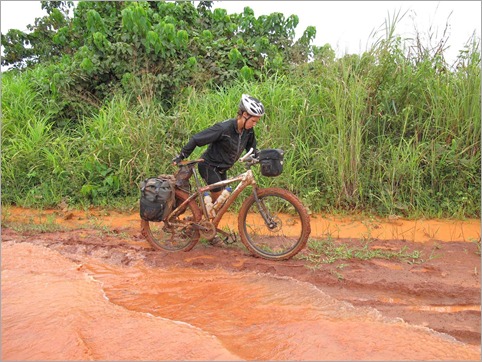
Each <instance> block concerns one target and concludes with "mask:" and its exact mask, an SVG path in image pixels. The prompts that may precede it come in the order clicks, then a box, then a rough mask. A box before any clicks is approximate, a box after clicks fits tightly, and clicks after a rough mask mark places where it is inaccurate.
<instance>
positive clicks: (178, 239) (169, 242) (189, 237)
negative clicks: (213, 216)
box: [141, 189, 202, 252]
mask: <svg viewBox="0 0 482 362" xmlns="http://www.w3.org/2000/svg"><path fill="white" fill-rule="evenodd" d="M188 197H189V194H188V193H186V192H184V191H181V190H179V189H176V193H175V199H176V203H175V205H179V204H181V203H182V202H184V200H186V199H187V198H188ZM201 218H202V212H201V209H200V208H199V207H198V205H197V203H196V202H195V201H194V200H192V201H190V202H189V203H188V204H187V206H186V208H185V209H184V210H183V211H182V212H181V214H180V215H179V216H177V217H175V218H170V219H169V222H170V223H171V225H173V226H168V225H167V224H166V223H165V222H164V221H160V222H152V221H145V220H141V232H142V235H144V237H145V238H146V239H147V241H148V242H149V244H151V245H152V246H153V247H154V249H157V250H164V251H171V252H176V251H189V250H191V249H192V248H193V247H194V246H195V245H196V244H197V242H198V241H199V238H200V233H199V230H197V229H194V228H193V227H192V226H189V225H190V224H191V222H192V221H194V222H197V221H199V220H201ZM174 225H177V226H174Z"/></svg>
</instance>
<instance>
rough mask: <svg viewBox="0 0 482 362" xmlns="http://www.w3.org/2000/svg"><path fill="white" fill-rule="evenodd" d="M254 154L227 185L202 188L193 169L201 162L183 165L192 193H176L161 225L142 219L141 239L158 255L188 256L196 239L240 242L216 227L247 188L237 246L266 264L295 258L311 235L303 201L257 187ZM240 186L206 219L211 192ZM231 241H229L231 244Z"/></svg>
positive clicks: (284, 193)
mask: <svg viewBox="0 0 482 362" xmlns="http://www.w3.org/2000/svg"><path fill="white" fill-rule="evenodd" d="M252 151H253V150H252V149H251V150H250V151H249V152H248V153H247V154H246V155H245V156H243V157H241V158H240V159H239V160H238V162H242V163H244V165H245V167H246V171H245V172H243V173H241V174H239V175H237V176H235V177H231V178H228V179H227V180H225V181H219V182H217V183H214V184H211V185H206V186H204V185H203V184H201V181H200V179H199V175H198V173H197V170H196V167H195V166H196V165H197V163H199V162H203V161H204V160H203V159H196V160H184V161H181V162H180V163H179V164H178V166H179V167H185V168H186V167H187V168H188V169H189V172H190V173H189V175H191V174H192V175H193V176H194V180H195V185H196V186H195V188H194V191H193V192H191V191H190V190H188V189H182V188H180V187H177V186H176V188H175V200H176V201H175V204H174V207H173V210H172V211H171V213H170V214H169V215H168V216H167V218H166V219H165V221H161V222H150V221H145V220H141V229H142V234H143V235H144V236H145V237H146V238H147V240H148V241H149V243H150V244H151V245H152V246H153V247H154V248H155V249H158V250H165V251H189V250H191V249H192V248H193V247H194V246H195V245H196V244H197V242H198V241H199V239H200V237H203V238H205V239H207V240H213V239H215V238H216V236H217V234H220V235H222V237H224V240H223V241H224V242H225V243H226V244H229V243H234V242H236V241H238V239H237V235H236V234H235V233H228V232H226V231H224V230H222V229H220V228H218V225H219V222H220V221H221V219H222V217H223V215H224V214H225V213H226V211H227V210H228V209H229V207H230V206H231V205H232V203H233V202H234V201H235V200H236V199H237V198H238V196H239V195H240V193H241V192H242V191H243V190H245V189H246V188H247V187H248V186H252V194H251V195H250V196H248V197H247V198H246V199H245V200H244V201H243V203H242V205H241V208H240V210H239V213H238V232H239V236H240V238H241V242H242V243H243V244H244V245H245V246H246V248H247V249H248V250H249V251H250V252H251V253H252V254H253V255H254V256H258V257H261V258H264V259H269V260H285V259H289V258H291V257H293V256H294V255H296V254H297V253H299V252H300V251H301V250H302V249H303V248H304V247H305V245H306V242H307V240H308V237H309V235H310V232H311V226H310V216H309V215H308V212H307V211H306V209H305V207H304V206H303V204H302V202H301V201H300V200H299V199H298V198H297V197H296V196H295V195H294V194H293V193H291V192H290V191H288V190H285V189H281V188H259V187H258V186H257V183H256V180H255V177H254V173H253V171H252V170H251V167H252V166H253V165H255V164H257V163H259V160H258V159H257V158H254V157H253V156H252ZM235 182H239V184H238V185H237V186H236V188H234V190H233V191H232V193H231V195H230V196H229V197H228V198H227V199H226V201H225V202H224V204H223V205H222V206H221V207H220V209H219V210H218V211H217V213H216V215H215V216H214V217H212V216H211V217H210V216H209V215H208V211H207V209H206V205H205V202H204V199H203V195H204V193H205V192H206V191H210V190H212V189H214V188H219V187H225V186H227V185H230V184H232V183H235ZM229 240H231V241H230V242H229Z"/></svg>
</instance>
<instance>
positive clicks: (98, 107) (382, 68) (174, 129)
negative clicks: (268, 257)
mask: <svg viewBox="0 0 482 362" xmlns="http://www.w3.org/2000/svg"><path fill="white" fill-rule="evenodd" d="M51 3H55V2H51ZM61 5H62V6H64V8H62V6H61ZM208 5H209V4H205V3H199V4H198V6H197V7H194V6H193V4H192V3H189V2H187V3H186V2H180V3H164V2H154V3H150V2H149V3H137V2H126V3H116V2H106V3H100V2H99V3H97V2H96V3H94V2H92V3H91V2H87V3H83V2H80V3H79V5H78V7H77V8H76V12H75V15H74V18H73V19H72V20H67V19H65V17H64V20H65V21H63V22H62V21H60V20H59V21H58V23H59V24H64V25H65V24H68V29H67V30H62V31H61V29H63V28H64V27H65V26H67V25H65V26H64V27H60V25H59V27H57V30H56V31H53V32H52V33H48V34H47V35H48V36H46V39H47V40H45V41H46V43H48V39H51V41H52V42H54V43H55V44H57V45H58V47H59V48H58V49H57V48H55V47H53V48H51V49H52V50H51V51H52V52H53V53H52V57H53V59H55V61H51V60H50V61H47V60H46V59H48V58H49V57H48V56H47V55H45V54H44V55H42V51H44V50H45V51H46V52H47V51H48V50H46V49H48V47H45V48H43V47H39V48H36V49H34V50H29V53H28V54H27V53H22V52H20V51H19V52H17V53H18V54H20V55H19V57H18V58H15V57H14V54H13V53H9V57H7V58H6V59H8V62H10V63H9V64H14V65H16V68H17V69H12V70H11V71H8V72H6V73H4V74H3V75H2V121H3V127H2V202H3V203H4V204H12V203H14V204H18V205H24V206H42V207H54V206H56V205H58V204H59V203H61V202H62V201H63V202H67V203H68V204H70V205H73V206H81V205H84V206H89V205H104V206H106V205H124V206H127V207H136V205H137V197H138V187H137V185H138V183H139V181H140V180H142V179H143V178H145V177H147V176H151V175H155V174H159V173H166V172H169V173H170V172H173V171H174V169H173V167H172V166H171V165H170V160H171V159H172V157H173V156H174V155H175V154H177V153H178V152H179V150H180V148H181V147H182V145H184V144H185V143H186V142H187V141H188V139H189V137H190V136H191V135H192V134H194V133H195V132H198V131H200V130H202V129H204V128H205V127H207V126H209V125H211V124H213V123H214V122H217V121H221V120H224V119H227V118H230V117H234V116H235V112H236V109H237V105H238V103H239V98H240V95H241V94H242V93H249V94H252V95H254V96H256V97H258V98H260V99H261V100H262V101H263V103H264V104H265V106H266V109H267V114H266V116H265V117H263V119H262V120H261V122H260V123H259V124H258V125H257V126H256V132H257V136H258V144H259V147H260V148H272V147H276V148H283V149H284V150H285V151H286V153H285V164H284V172H283V174H282V175H281V176H279V177H277V178H259V183H260V185H261V186H271V185H277V186H280V187H286V188H288V189H290V190H292V191H294V192H295V193H296V194H298V195H299V196H300V197H301V198H302V199H303V201H304V203H305V205H306V206H308V207H309V208H310V209H311V211H313V212H342V213H345V212H366V213H372V214H377V215H398V216H404V217H421V216H423V217H459V218H463V217H480V204H481V203H480V197H481V195H480V189H481V187H480V186H481V185H480V165H481V158H480V135H481V128H480V123H481V122H480V116H481V109H480V39H477V38H471V39H469V41H468V43H467V46H466V48H464V49H462V50H461V52H460V56H459V58H458V59H457V61H456V63H455V64H454V65H453V66H449V65H448V64H447V63H446V62H445V60H444V58H443V49H442V50H441V48H440V47H434V48H424V47H420V43H415V44H416V46H414V45H413V44H410V43H408V42H407V41H405V40H402V39H401V38H400V37H398V36H397V35H396V32H395V31H394V24H388V25H387V29H386V30H387V32H386V34H385V35H384V36H382V37H381V38H380V39H377V41H375V42H374V44H373V46H372V47H371V49H370V50H369V51H367V52H365V53H364V54H362V55H349V54H348V55H345V56H344V57H341V58H339V59H337V58H336V57H335V54H334V52H333V50H332V49H331V47H330V46H329V45H325V46H323V47H315V46H311V45H310V42H311V41H310V39H311V38H310V35H309V34H312V33H311V30H310V29H307V31H306V32H305V37H304V38H302V39H300V40H298V41H296V42H294V41H293V33H292V30H293V28H294V27H295V26H296V22H297V20H296V17H295V16H293V17H291V18H289V19H291V20H289V21H288V20H285V19H284V18H283V17H282V16H280V15H279V14H276V13H275V14H273V15H272V16H265V17H259V18H255V17H254V15H253V14H252V11H251V10H250V9H249V8H246V9H245V11H244V13H243V14H234V15H229V16H228V15H226V13H225V11H222V9H221V10H220V9H218V10H215V11H214V12H211V11H210V9H209V6H208ZM50 6H51V13H50V15H49V17H52V16H53V14H54V13H55V14H56V15H55V17H58V13H57V11H56V10H55V9H57V10H58V11H59V12H61V9H64V10H65V4H64V3H62V4H57V5H56V6H57V7H52V6H53V5H52V4H50ZM59 9H60V10H59ZM61 13H62V12H61ZM81 19H83V20H81ZM142 19H144V20H142ZM47 20H48V19H47ZM47 20H45V19H44V22H47ZM208 23H209V24H210V25H208ZM162 24H163V25H162ZM169 24H171V25H174V29H175V30H176V31H175V32H174V33H172V32H169V31H170V30H168V29H171V30H172V27H171V26H170V25H169ZM203 24H204V25H203ZM216 24H217V25H216ZM243 26H244V28H243V29H244V30H245V31H246V32H247V33H248V34H247V35H243V32H240V31H239V29H240V27H243ZM143 27H144V28H143ZM161 27H162V29H164V30H160V29H161ZM203 27H204V28H203ZM235 27H237V28H236V29H237V30H236V29H235ZM270 27H274V28H276V29H278V30H277V32H273V31H270V30H268V29H270ZM279 27H281V28H279ZM207 28H209V29H211V30H210V32H211V35H210V36H209V39H212V41H203V40H202V39H203V38H202V37H203V36H208V34H207V33H205V30H206V29H207ZM75 29H77V30H75ZM142 29H144V30H142ZM149 29H151V30H149ZM152 29H157V30H152ZM94 30H95V31H94ZM183 30H184V31H186V32H187V38H186V37H185V35H186V34H185V33H184V32H182V31H183ZM248 30H249V31H248ZM35 31H39V30H38V28H36V29H35V30H34V31H33V32H32V33H31V34H35ZM150 31H155V32H157V33H156V34H157V36H158V37H156V36H155V35H153V34H151V35H148V34H149V32H150ZM97 33H100V34H104V35H103V37H102V36H101V35H97V36H96V35H95V34H97ZM136 34H137V35H136ZM142 34H143V35H142ZM169 34H171V35H172V36H173V38H169V36H170V35H169ZM196 34H197V35H196ZM203 34H204V35H203ZM7 35H8V34H7ZM17 35H18V34H17ZM44 35H45V34H44ZM12 36H13V35H12V34H10V35H8V36H7V37H3V36H2V45H3V42H4V39H7V40H8V39H11V37H12ZM24 36H25V37H27V36H33V35H29V34H24ZM59 36H64V37H65V39H64V40H63V41H62V42H61V41H60V40H59V39H57V37H59ZM211 36H212V38H211ZM96 37H97V38H96ZM175 37H179V39H178V40H175V39H177V38H175ZM270 37H272V38H270ZM273 37H274V38H273ZM264 38H266V39H268V40H269V41H268V43H269V44H270V45H273V47H269V49H267V48H263V46H268V45H267V43H266V42H265V41H264V40H263V39H264ZM54 39H57V40H55V41H54ZM96 39H97V40H96ZM183 39H184V40H183ZM185 41H187V42H188V43H187V44H188V45H186V43H185ZM76 42H77V43H76ZM96 42H97V43H96ZM159 42H160V43H159ZM46 43H45V44H46ZM122 43H125V44H129V47H128V48H129V49H131V50H132V54H133V55H135V56H134V57H132V56H129V57H125V58H123V57H122V56H121V55H120V54H121V53H118V51H120V50H119V49H121V48H122V47H125V44H124V45H122ZM68 44H70V45H68ZM73 44H77V45H76V46H74V45H73ZM113 44H116V45H113ZM234 44H236V46H234ZM263 44H264V45H263ZM67 46H71V48H68V47H67ZM156 46H157V49H158V50H157V51H156ZM62 47H63V48H62ZM102 47H105V48H102ZM208 47H211V48H210V50H208ZM33 48H35V46H33V47H32V49H33ZM5 49H6V50H8V51H12V52H13V50H12V49H13V48H9V49H7V47H6V48H5ZM56 49H57V50H56ZM69 49H70V50H69ZM114 49H117V50H115V51H114ZM125 49H127V48H125ZM228 49H230V50H229V51H228ZM232 49H237V50H238V51H239V54H237V53H236V52H234V51H233V52H231V50H232ZM431 49H433V50H431ZM268 50H269V51H268ZM206 51H209V52H210V53H209V54H210V55H209V56H207V53H206V54H205V53H203V52H206ZM264 52H266V53H264ZM35 53H38V54H37V55H34V54H35ZM22 54H23V55H22ZM202 54H204V55H202ZM256 54H257V55H256ZM263 54H264V55H263ZM260 55H262V56H261V58H259V56H260ZM191 57H194V58H195V59H196V60H195V62H194V63H192V65H193V66H194V67H195V71H194V70H193V69H194V68H193V69H191V70H186V69H188V68H184V67H185V66H186V64H188V63H189V61H187V62H186V60H188V59H190V58H191ZM255 57H258V58H256V59H255ZM15 59H16V60H15ZM134 59H135V61H133V60H134ZM235 59H238V60H240V62H233V60H235ZM276 59H278V60H280V62H277V61H275V60H276ZM89 60H90V61H91V63H92V64H91V63H89ZM129 60H130V61H129ZM281 60H282V61H281ZM82 63H84V64H83V65H82ZM213 64H217V65H216V67H213ZM182 69H184V70H182ZM189 69H190V68H189ZM76 92H77V93H78V95H79V96H78V97H77V96H76V94H77V93H76ZM201 152H202V150H201V149H196V151H195V153H194V154H193V155H192V157H197V156H198V155H199V154H200V153H201ZM237 171H242V168H241V166H235V167H234V169H233V171H232V172H231V173H232V174H234V173H235V172H237Z"/></svg>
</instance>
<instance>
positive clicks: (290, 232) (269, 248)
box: [238, 188, 311, 260]
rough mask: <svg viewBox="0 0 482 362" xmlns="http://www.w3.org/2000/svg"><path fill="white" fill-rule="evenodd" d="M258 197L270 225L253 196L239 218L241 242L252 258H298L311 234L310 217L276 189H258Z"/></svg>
mask: <svg viewBox="0 0 482 362" xmlns="http://www.w3.org/2000/svg"><path fill="white" fill-rule="evenodd" d="M257 195H258V198H259V200H260V202H261V203H262V204H263V205H264V208H265V209H266V211H268V213H269V214H270V215H271V218H272V220H273V221H274V222H273V225H271V227H269V226H268V225H267V224H266V222H265V221H264V219H263V217H262V215H261V214H260V212H259V207H258V203H257V202H256V200H255V198H254V194H252V195H251V196H250V197H248V198H247V199H246V200H245V201H244V202H243V204H242V205H241V209H240V211H239V215H238V229H239V236H240V238H241V242H242V243H243V244H244V245H245V246H246V247H247V248H248V250H249V251H250V252H251V253H252V254H253V255H255V256H258V257H261V258H264V259H269V260H285V259H289V258H291V257H293V256H294V255H296V254H298V253H299V252H300V251H301V250H302V249H303V248H304V247H305V245H306V242H307V241H308V237H309V236H310V232H311V225H310V216H309V215H308V212H307V211H306V209H305V207H304V206H303V204H302V203H301V201H300V200H299V199H298V198H297V197H296V196H295V195H294V194H293V193H291V192H290V191H288V190H284V189H279V188H266V189H258V190H257Z"/></svg>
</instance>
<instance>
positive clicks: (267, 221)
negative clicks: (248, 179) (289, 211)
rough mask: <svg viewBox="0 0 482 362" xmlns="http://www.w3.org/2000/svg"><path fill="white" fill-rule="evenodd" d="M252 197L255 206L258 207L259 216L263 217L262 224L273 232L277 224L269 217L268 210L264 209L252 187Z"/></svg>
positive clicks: (254, 188)
mask: <svg viewBox="0 0 482 362" xmlns="http://www.w3.org/2000/svg"><path fill="white" fill-rule="evenodd" d="M253 195H254V199H255V201H256V204H257V205H258V209H259V212H260V214H261V216H262V217H263V220H264V223H265V224H266V226H267V227H268V229H270V230H274V229H276V228H277V227H278V223H277V222H276V220H275V219H274V218H273V217H272V216H271V214H270V212H269V210H267V209H266V206H265V205H264V202H263V201H262V200H261V199H260V198H259V197H258V194H257V193H256V187H253Z"/></svg>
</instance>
